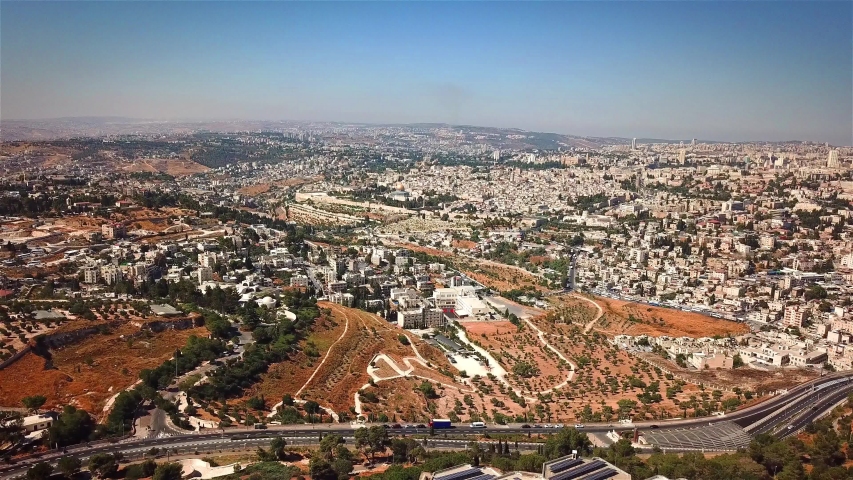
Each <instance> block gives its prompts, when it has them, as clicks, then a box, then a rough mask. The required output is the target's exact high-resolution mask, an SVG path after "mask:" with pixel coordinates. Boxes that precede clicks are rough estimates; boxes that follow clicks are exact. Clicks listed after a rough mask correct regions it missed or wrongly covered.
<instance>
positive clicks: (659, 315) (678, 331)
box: [595, 297, 749, 338]
mask: <svg viewBox="0 0 853 480" xmlns="http://www.w3.org/2000/svg"><path fill="white" fill-rule="evenodd" d="M595 302H596V303H598V304H599V305H600V306H601V307H602V308H603V309H604V317H603V318H602V319H601V320H600V321H599V325H598V329H599V330H601V331H603V332H606V333H609V334H614V335H617V334H626V335H650V336H655V337H656V336H661V335H668V336H672V337H696V338H698V337H713V336H715V335H720V336H726V335H740V334H743V333H747V332H749V327H748V326H747V325H746V324H743V323H736V322H731V321H728V320H723V319H719V318H713V317H709V316H706V315H701V314H698V313H694V312H683V311H681V310H675V309H671V308H662V307H653V306H651V305H645V304H640V303H634V302H626V301H623V300H614V299H612V298H603V297H595Z"/></svg>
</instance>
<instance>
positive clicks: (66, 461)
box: [56, 457, 83, 478]
mask: <svg viewBox="0 0 853 480" xmlns="http://www.w3.org/2000/svg"><path fill="white" fill-rule="evenodd" d="M82 466H83V462H81V461H80V459H79V458H77V457H62V458H60V459H59V462H57V465H56V468H57V470H59V472H60V473H61V474H62V475H64V476H65V477H66V478H71V477H72V476H74V474H75V473H77V472H79V471H80V467H82Z"/></svg>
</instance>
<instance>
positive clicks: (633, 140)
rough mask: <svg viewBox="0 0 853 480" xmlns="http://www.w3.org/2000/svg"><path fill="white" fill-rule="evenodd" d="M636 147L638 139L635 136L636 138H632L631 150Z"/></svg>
mask: <svg viewBox="0 0 853 480" xmlns="http://www.w3.org/2000/svg"><path fill="white" fill-rule="evenodd" d="M636 149H637V139H636V138H634V139H631V150H636Z"/></svg>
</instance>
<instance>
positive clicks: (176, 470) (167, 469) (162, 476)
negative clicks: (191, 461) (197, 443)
mask: <svg viewBox="0 0 853 480" xmlns="http://www.w3.org/2000/svg"><path fill="white" fill-rule="evenodd" d="M182 472H183V467H182V466H181V464H180V463H161V464H160V465H157V468H156V469H155V470H154V477H152V480H181V478H182V476H183V475H182Z"/></svg>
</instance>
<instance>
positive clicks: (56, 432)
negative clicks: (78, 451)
mask: <svg viewBox="0 0 853 480" xmlns="http://www.w3.org/2000/svg"><path fill="white" fill-rule="evenodd" d="M94 428H95V422H94V421H93V420H92V417H90V416H89V413H88V412H86V411H85V410H79V409H76V408H74V407H73V406H71V405H67V406H66V407H65V408H63V409H62V413H60V414H59V417H58V418H57V419H56V421H55V422H53V425H51V427H50V429H48V443H49V444H50V445H58V446H60V447H65V446H68V445H73V444H75V443H80V442H82V441H85V440H88V439H89V437H90V436H91V435H92V432H93V430H94Z"/></svg>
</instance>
